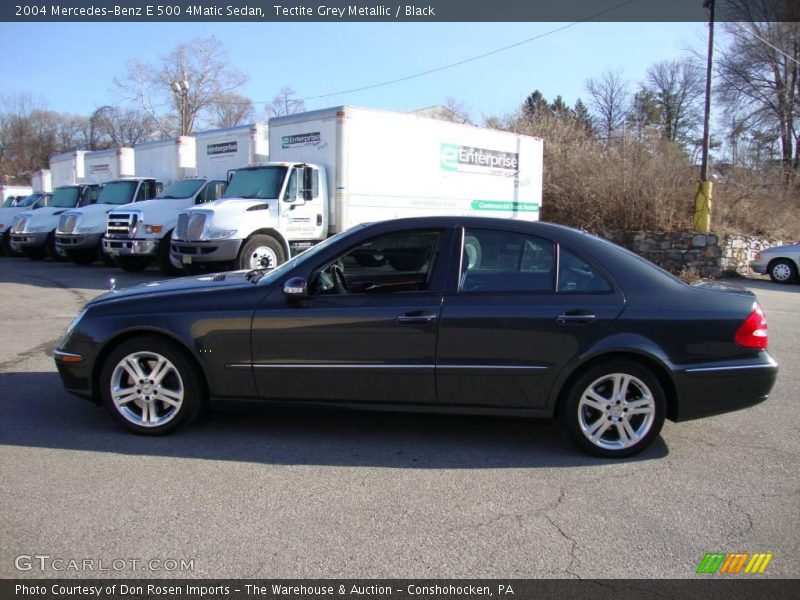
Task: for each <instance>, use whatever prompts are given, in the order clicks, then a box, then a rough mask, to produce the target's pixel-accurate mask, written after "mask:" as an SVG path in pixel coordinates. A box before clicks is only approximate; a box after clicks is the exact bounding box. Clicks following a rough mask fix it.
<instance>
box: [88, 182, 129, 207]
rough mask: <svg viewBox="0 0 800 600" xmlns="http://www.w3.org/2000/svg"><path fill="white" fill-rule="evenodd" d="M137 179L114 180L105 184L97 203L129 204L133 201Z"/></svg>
mask: <svg viewBox="0 0 800 600" xmlns="http://www.w3.org/2000/svg"><path fill="white" fill-rule="evenodd" d="M137 183H138V182H137V181H112V182H110V183H107V184H105V185H104V186H103V191H102V192H100V197H99V198H98V199H97V204H128V203H129V202H133V193H134V192H135V191H136V184H137Z"/></svg>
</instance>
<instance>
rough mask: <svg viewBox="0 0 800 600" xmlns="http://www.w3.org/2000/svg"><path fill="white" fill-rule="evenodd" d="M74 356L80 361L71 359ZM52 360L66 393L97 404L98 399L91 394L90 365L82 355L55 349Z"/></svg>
mask: <svg viewBox="0 0 800 600" xmlns="http://www.w3.org/2000/svg"><path fill="white" fill-rule="evenodd" d="M76 356H79V357H80V358H81V360H73V357H76ZM53 359H54V360H55V363H56V368H57V369H58V374H59V376H60V377H61V382H62V383H63V384H64V387H65V388H66V390H67V391H68V392H70V393H71V394H74V395H76V396H79V397H81V398H85V399H87V400H91V401H92V402H98V398H96V397H95V396H94V395H93V394H92V385H91V381H92V368H91V364H90V363H89V361H87V360H85V357H84V356H83V355H82V354H77V353H72V352H65V351H63V350H60V349H57V350H55V351H54V352H53Z"/></svg>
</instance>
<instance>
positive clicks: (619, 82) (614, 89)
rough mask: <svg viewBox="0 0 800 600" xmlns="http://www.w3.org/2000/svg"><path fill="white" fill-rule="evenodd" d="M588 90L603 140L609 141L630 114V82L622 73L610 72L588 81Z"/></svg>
mask: <svg viewBox="0 0 800 600" xmlns="http://www.w3.org/2000/svg"><path fill="white" fill-rule="evenodd" d="M586 90H587V91H588V92H589V96H590V100H589V104H590V105H591V108H592V110H593V112H594V117H595V118H594V122H595V125H596V126H597V128H598V132H599V134H600V136H601V137H602V138H603V139H605V140H609V139H611V135H612V134H613V133H614V132H615V131H616V130H617V129H618V128H619V126H620V125H622V124H623V123H624V122H625V117H626V116H627V114H628V96H629V94H628V82H627V81H626V80H625V78H624V77H623V75H622V71H619V70H617V71H612V70H609V71H605V72H604V73H602V74H601V75H600V76H599V77H597V78H596V79H595V78H592V79H590V80H589V81H587V82H586Z"/></svg>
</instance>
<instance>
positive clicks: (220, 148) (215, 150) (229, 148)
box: [206, 142, 239, 158]
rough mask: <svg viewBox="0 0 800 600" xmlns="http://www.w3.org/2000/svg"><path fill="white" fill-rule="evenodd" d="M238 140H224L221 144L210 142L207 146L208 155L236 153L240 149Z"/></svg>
mask: <svg viewBox="0 0 800 600" xmlns="http://www.w3.org/2000/svg"><path fill="white" fill-rule="evenodd" d="M238 147H239V146H238V143H237V142H222V143H220V144H209V145H208V146H206V155H207V156H211V157H212V158H213V157H215V156H224V155H226V154H236V150H237V149H238Z"/></svg>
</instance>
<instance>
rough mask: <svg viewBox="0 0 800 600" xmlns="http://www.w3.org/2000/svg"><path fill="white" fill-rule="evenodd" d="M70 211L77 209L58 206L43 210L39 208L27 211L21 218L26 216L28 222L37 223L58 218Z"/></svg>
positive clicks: (46, 207) (45, 207)
mask: <svg viewBox="0 0 800 600" xmlns="http://www.w3.org/2000/svg"><path fill="white" fill-rule="evenodd" d="M68 210H75V209H73V208H62V207H58V206H43V207H42V208H37V209H36V210H26V211H25V212H24V213H21V216H26V217H28V222H30V223H35V222H37V221H40V220H44V219H47V218H50V217H55V216H58V215H60V214H61V213H64V212H67V211H68Z"/></svg>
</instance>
